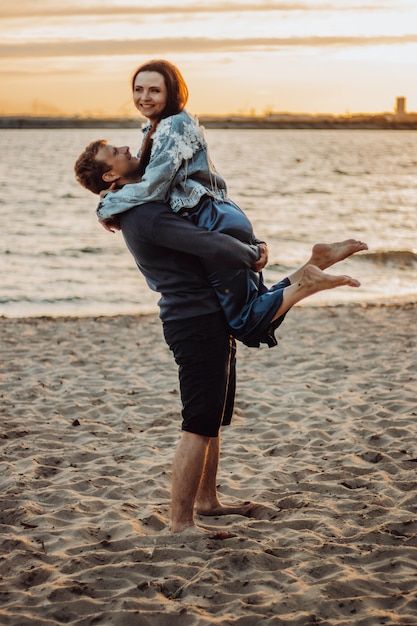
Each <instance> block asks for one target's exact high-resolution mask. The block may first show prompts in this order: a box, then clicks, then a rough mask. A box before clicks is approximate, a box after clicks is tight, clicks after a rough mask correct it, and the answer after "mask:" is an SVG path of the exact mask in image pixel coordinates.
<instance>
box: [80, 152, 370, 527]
mask: <svg viewBox="0 0 417 626" xmlns="http://www.w3.org/2000/svg"><path fill="white" fill-rule="evenodd" d="M75 172H76V176H77V180H78V181H79V182H80V184H82V185H84V186H85V187H87V188H88V189H90V190H91V191H93V192H94V193H99V192H100V190H101V189H104V188H108V187H109V185H114V186H121V185H124V184H128V183H133V182H136V181H137V180H138V173H137V159H135V157H132V156H131V155H130V152H129V149H128V148H126V147H123V148H116V147H114V146H110V145H109V144H107V143H106V142H104V141H98V142H93V143H92V144H90V145H89V146H88V147H87V148H86V150H85V151H84V152H83V153H82V155H80V157H79V159H78V160H77V163H76V165H75ZM110 227H111V228H113V229H114V228H120V229H121V230H122V233H123V236H124V239H125V241H126V244H127V246H128V248H129V250H130V251H131V253H132V255H133V256H134V258H135V261H136V263H137V265H138V267H139V269H140V271H141V272H142V273H143V275H144V276H145V279H146V280H147V282H148V285H149V286H150V288H151V289H153V290H155V291H157V292H159V293H160V294H161V299H160V301H159V307H160V318H161V320H162V323H163V330H164V336H165V339H166V341H167V344H168V345H169V347H170V349H171V350H172V352H173V354H174V357H175V360H176V363H177V365H178V367H179V380H180V390H181V399H182V405H183V408H182V417H183V423H182V430H183V432H182V435H181V438H180V441H179V444H178V446H177V449H176V451H175V455H174V460H173V465H172V491H171V532H173V533H184V532H194V533H195V532H202V529H198V528H197V527H196V525H195V522H194V509H195V510H196V511H197V513H199V514H202V515H222V514H230V513H235V514H242V515H249V514H250V510H251V508H250V505H249V506H248V505H247V504H246V505H239V506H230V507H229V506H223V505H222V504H221V503H220V502H219V498H218V494H217V489H216V477H217V470H218V463H219V456H220V438H219V430H220V427H221V426H222V425H228V424H230V421H231V418H232V412H233V405H234V396H235V358H236V357H235V353H236V348H235V342H234V339H233V338H232V337H231V336H230V331H229V328H228V326H227V325H226V322H225V319H224V315H223V312H222V310H221V307H220V304H219V299H218V297H217V296H216V293H215V291H214V290H213V288H212V287H211V286H210V284H209V282H208V280H207V276H206V267H207V265H206V263H207V262H213V263H215V264H217V265H220V266H224V268H225V270H224V271H225V273H227V271H228V270H227V269H226V268H231V269H232V270H233V269H236V270H239V269H241V270H245V269H246V270H255V271H260V270H261V269H262V268H263V267H264V266H265V264H266V260H267V258H266V257H267V250H266V246H265V245H264V244H262V243H261V244H260V245H259V248H258V246H257V245H254V244H247V243H243V242H241V241H239V240H238V239H235V238H234V237H230V236H229V235H227V234H223V233H220V232H217V231H209V230H205V229H202V228H199V227H197V226H195V225H194V224H193V223H191V222H190V221H188V220H186V219H184V218H183V217H180V216H178V214H175V213H174V212H172V211H171V208H170V206H169V205H168V204H160V203H148V204H141V205H140V206H136V207H133V208H132V209H130V210H128V211H125V212H123V213H120V215H118V223H113V224H111V225H110ZM364 246H366V245H365V244H362V242H357V241H355V240H347V241H345V242H341V243H338V244H332V245H331V246H328V245H325V244H319V245H318V247H317V246H315V248H313V254H312V258H311V259H310V261H312V262H314V263H316V264H317V266H318V267H315V266H314V265H313V266H311V265H310V264H306V265H305V266H303V267H302V268H300V270H297V272H295V273H294V274H293V277H296V282H295V284H294V285H291V287H289V289H291V288H292V287H293V291H294V292H297V290H298V293H299V294H300V292H301V293H302V294H304V295H303V297H306V296H307V295H310V294H311V293H315V292H316V291H319V290H321V289H329V288H333V287H336V286H340V285H343V284H344V285H350V286H359V283H358V282H357V281H355V280H354V279H351V278H350V277H346V276H329V275H326V274H324V272H322V271H321V270H320V269H319V268H320V267H322V268H325V267H329V266H330V265H333V264H334V263H336V262H337V261H340V260H342V259H343V258H345V257H346V256H349V255H350V254H353V253H354V252H357V251H358V250H360V249H365V247H364ZM309 268H311V269H309ZM306 270H307V271H306ZM306 274H307V276H306Z"/></svg>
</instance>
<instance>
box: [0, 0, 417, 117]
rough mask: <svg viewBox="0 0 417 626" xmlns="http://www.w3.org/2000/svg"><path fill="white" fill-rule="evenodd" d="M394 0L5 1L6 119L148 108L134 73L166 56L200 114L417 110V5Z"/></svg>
mask: <svg viewBox="0 0 417 626" xmlns="http://www.w3.org/2000/svg"><path fill="white" fill-rule="evenodd" d="M391 4H392V3H391ZM391 4H390V3H388V2H387V1H386V0H368V1H367V2H366V4H363V3H362V2H361V1H359V0H351V1H349V2H348V1H347V0H327V1H326V0H322V1H321V2H320V0H301V1H300V2H278V1H272V0H271V1H269V2H268V1H266V2H261V1H258V2H253V1H250V0H246V1H245V0H230V1H229V2H208V1H207V0H202V1H201V2H199V4H198V6H195V5H194V3H193V2H192V1H191V0H179V1H178V2H175V3H174V2H173V1H172V0H154V1H153V2H151V1H150V0H145V1H144V2H141V3H140V6H139V7H138V6H137V5H138V3H137V2H136V1H135V0H101V2H98V0H83V1H81V0H72V2H71V3H70V2H69V1H67V0H62V2H61V3H60V4H59V6H56V3H54V2H51V1H50V0H38V1H37V2H36V4H35V3H32V2H31V1H30V2H29V0H21V1H20V2H19V3H16V2H12V1H11V0H3V2H2V7H1V8H0V33H1V37H2V39H1V41H2V43H1V44H0V50H1V55H0V83H1V86H2V89H1V95H0V115H70V116H74V115H79V116H88V115H90V116H99V117H100V116H114V117H119V116H128V117H131V116H137V112H136V110H135V109H134V107H133V104H132V103H131V95H130V85H129V78H130V75H131V73H132V71H133V69H134V68H135V67H136V66H137V65H139V64H140V63H141V62H143V61H146V60H148V59H149V58H155V57H158V58H167V59H169V60H171V61H172V62H173V63H175V64H176V65H178V66H179V68H180V69H181V71H182V73H183V75H184V77H185V79H186V81H187V83H188V86H189V89H190V98H189V103H188V107H187V108H188V109H189V110H190V112H192V113H195V114H197V115H230V114H238V115H265V114H266V113H268V112H288V113H293V114H302V113H307V114H313V115H314V114H332V115H349V114H358V113H364V112H367V113H370V114H375V113H381V112H393V111H394V109H395V107H396V99H397V98H398V97H405V98H406V99H407V111H409V112H412V111H417V84H416V81H415V78H414V77H415V59H417V6H415V5H416V4H417V3H415V2H414V1H413V0H399V2H398V3H397V4H396V6H395V7H393V6H391Z"/></svg>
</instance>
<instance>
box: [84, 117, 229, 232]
mask: <svg viewBox="0 0 417 626" xmlns="http://www.w3.org/2000/svg"><path fill="white" fill-rule="evenodd" d="M149 129H150V125H149V124H148V125H147V126H146V127H145V129H144V132H145V133H146V132H149ZM203 130H204V129H203V127H201V126H199V124H198V120H197V119H195V118H193V117H191V116H190V115H189V114H188V113H187V112H186V111H182V112H181V113H178V114H177V115H172V116H171V117H167V118H165V119H163V120H161V121H160V122H159V124H158V127H157V129H156V131H155V133H154V134H153V137H152V140H153V141H152V151H151V158H150V161H149V164H148V166H147V167H146V170H145V173H144V175H143V177H142V180H141V182H139V183H132V184H128V185H125V186H124V187H123V188H122V189H120V190H118V191H117V192H113V193H108V194H106V196H105V197H104V198H102V199H101V200H100V203H99V205H98V208H97V215H98V218H99V220H101V221H102V220H106V219H109V218H110V217H112V216H113V215H117V214H118V213H123V212H124V211H128V210H129V209H131V208H132V207H133V206H136V205H138V204H145V203H146V202H167V203H169V204H170V205H171V209H172V210H173V211H175V212H176V213H177V212H180V211H181V212H184V211H186V210H187V209H191V208H193V207H195V206H196V205H197V204H198V203H199V201H200V199H201V198H202V197H203V196H205V195H208V196H212V197H213V198H217V199H224V198H226V196H227V189H226V183H225V181H224V180H223V178H221V176H219V174H217V172H216V171H215V169H214V166H213V164H212V162H211V160H210V157H209V155H208V149H207V143H206V141H205V139H204V134H203Z"/></svg>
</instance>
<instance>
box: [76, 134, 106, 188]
mask: <svg viewBox="0 0 417 626" xmlns="http://www.w3.org/2000/svg"><path fill="white" fill-rule="evenodd" d="M106 144H107V141H106V140H105V139H97V140H96V141H92V142H91V143H89V144H88V146H87V147H86V148H85V150H84V151H83V152H82V153H81V154H80V156H79V157H78V159H77V160H76V162H75V165H74V171H75V178H76V180H77V181H78V182H79V183H80V185H82V186H83V187H85V188H86V189H88V190H89V191H92V192H93V193H96V194H99V193H100V191H103V189H108V188H109V187H110V185H111V182H106V181H105V180H103V174H105V173H106V172H108V171H109V170H111V167H110V166H109V165H107V163H105V161H100V160H97V158H96V157H97V153H98V151H99V150H100V148H102V147H103V146H105V145H106Z"/></svg>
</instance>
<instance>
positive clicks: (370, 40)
mask: <svg viewBox="0 0 417 626" xmlns="http://www.w3.org/2000/svg"><path fill="white" fill-rule="evenodd" d="M409 43H417V34H410V35H380V36H346V37H343V36H331V37H316V36H308V37H257V38H243V39H208V38H200V37H198V38H193V37H184V38H163V39H155V38H152V39H138V40H127V41H126V40H105V41H102V40H99V41H57V42H53V41H52V42H51V41H50V42H33V43H25V44H17V43H6V44H0V57H1V58H3V59H5V58H15V59H16V58H34V57H93V56H107V57H109V56H125V55H137V54H146V55H157V56H162V55H164V54H172V53H194V54H198V53H200V54H202V53H226V52H248V51H251V52H253V51H256V50H262V51H265V50H276V49H282V48H290V47H291V48H294V47H299V48H306V47H309V48H327V47H336V46H337V47H363V46H380V45H384V46H387V45H388V46H389V45H398V44H409Z"/></svg>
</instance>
